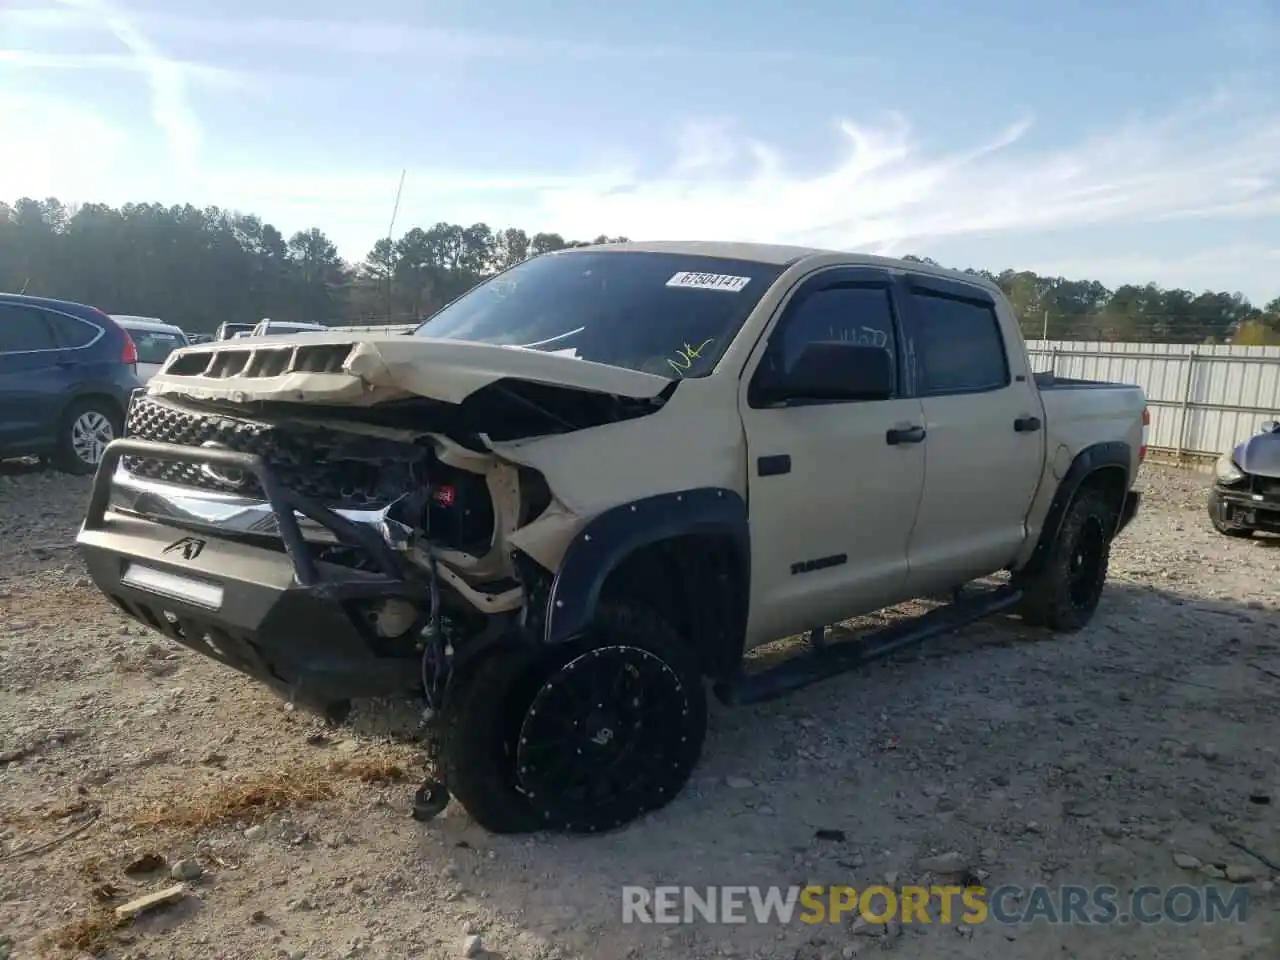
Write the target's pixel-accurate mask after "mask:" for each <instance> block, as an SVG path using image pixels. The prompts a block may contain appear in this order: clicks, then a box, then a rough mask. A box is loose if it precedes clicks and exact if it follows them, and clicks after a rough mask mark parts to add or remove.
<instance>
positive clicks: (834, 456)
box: [741, 267, 924, 645]
mask: <svg viewBox="0 0 1280 960" xmlns="http://www.w3.org/2000/svg"><path fill="white" fill-rule="evenodd" d="M891 286H892V281H891V279H890V277H889V275H888V274H886V273H884V272H883V271H879V270H873V269H864V268H850V267H839V268H835V269H831V270H827V271H823V272H821V273H819V274H817V275H815V276H813V277H810V278H808V279H806V280H804V281H802V283H801V285H800V286H799V287H798V288H797V290H796V291H795V292H794V294H793V295H792V296H791V298H790V299H789V300H788V301H787V303H786V305H785V306H784V307H783V309H782V312H781V316H780V317H779V318H778V320H777V322H776V324H775V326H774V327H773V329H772V330H771V331H769V332H767V333H766V337H765V338H763V339H762V342H761V344H759V345H758V346H757V348H756V351H755V352H754V354H753V355H752V359H751V360H750V361H749V363H748V367H747V370H746V371H745V376H744V378H743V383H744V388H743V394H742V399H741V410H742V419H743V426H744V428H745V431H746V438H747V454H748V461H747V467H748V490H749V507H750V518H751V520H750V522H751V544H752V549H751V555H752V558H751V596H752V603H751V613H750V621H749V624H748V629H747V634H748V636H747V642H748V644H749V645H755V644H758V643H762V642H766V641H768V640H773V639H777V638H779V637H782V636H787V635H789V634H792V633H796V632H798V631H802V630H808V629H812V628H814V627H819V626H824V625H826V624H829V623H835V622H837V621H839V620H842V619H847V618H848V617H850V616H854V615H856V614H859V613H864V612H868V611H871V610H875V609H878V608H880V607H882V606H885V605H887V604H890V603H893V602H896V601H898V600H901V599H904V598H905V597H906V596H908V594H904V593H903V591H904V589H905V581H906V578H907V545H908V542H909V539H910V536H911V528H912V525H913V523H914V520H915V515H916V508H917V506H918V505H919V501H920V496H921V492H922V489H923V486H924V448H923V445H922V444H920V443H918V442H913V441H914V440H915V437H914V436H913V435H912V434H911V433H910V431H911V430H912V429H913V428H917V429H918V428H919V427H920V425H921V424H922V422H923V419H922V418H923V412H922V409H921V405H920V401H919V400H916V399H912V398H910V397H908V396H903V395H902V394H903V393H904V392H905V391H904V383H905V379H904V377H903V368H902V353H901V349H900V346H899V344H900V342H901V330H900V329H899V324H898V322H897V317H896V316H895V312H894V305H893V300H892V296H891ZM826 340H853V341H856V342H859V343H863V344H868V345H874V346H880V347H883V348H884V349H885V350H886V351H888V352H889V353H890V354H891V356H892V357H893V359H894V361H895V368H896V370H897V389H896V391H895V396H894V398H893V399H889V400H877V401H842V402H804V403H797V402H794V401H793V402H792V404H791V405H779V406H763V405H760V404H759V401H757V400H755V399H754V391H753V390H752V389H751V384H752V382H753V381H755V380H756V378H757V377H758V376H759V374H760V371H766V372H767V371H771V370H775V369H778V368H781V369H783V370H785V369H787V367H788V366H789V365H790V364H791V363H792V362H794V360H795V358H796V357H797V356H798V355H799V353H800V351H801V350H802V349H803V348H804V346H805V345H806V344H808V343H810V342H814V341H826ZM893 430H899V431H901V433H900V434H898V435H896V436H895V437H890V431H893ZM898 439H901V440H902V441H904V442H896V441H897V440H898ZM891 441H893V442H891Z"/></svg>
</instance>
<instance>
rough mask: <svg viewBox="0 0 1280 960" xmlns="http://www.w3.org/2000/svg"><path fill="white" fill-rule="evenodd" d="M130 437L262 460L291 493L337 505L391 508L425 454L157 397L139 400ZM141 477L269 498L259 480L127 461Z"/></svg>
mask: <svg viewBox="0 0 1280 960" xmlns="http://www.w3.org/2000/svg"><path fill="white" fill-rule="evenodd" d="M125 436H126V437H133V438H136V439H139V440H156V441H159V442H162V443H173V444H178V445H180V446H186V447H200V446H217V447H221V448H223V449H226V450H234V451H237V452H240V453H251V454H256V455H258V456H260V457H262V458H263V459H264V460H265V461H266V463H267V465H268V466H269V467H271V469H272V471H273V472H274V473H275V475H276V476H277V477H278V478H279V480H280V482H281V483H282V484H283V485H284V486H285V487H286V488H288V489H290V490H293V491H296V492H297V493H300V494H303V495H304V496H308V497H312V498H314V499H316V500H319V501H321V502H322V503H324V504H326V505H328V506H330V507H339V508H347V509H358V508H361V507H381V506H385V505H387V504H388V503H390V502H391V501H392V500H394V499H395V498H396V497H398V496H399V495H401V494H402V493H403V492H404V491H405V490H407V489H410V485H411V484H412V482H413V479H414V478H415V477H416V476H417V475H418V473H419V471H420V469H421V467H422V465H423V464H424V462H425V457H426V455H427V454H426V451H425V450H424V449H423V448H421V447H417V446H414V445H413V444H407V443H398V442H395V441H389V440H382V439H378V438H373V437H362V436H355V435H346V434H337V433H335V432H334V431H332V430H325V429H323V428H306V427H298V426H296V425H291V426H289V427H287V428H282V427H281V426H279V425H275V424H270V423H265V422H262V421H257V420H250V419H247V418H243V417H231V416H227V415H226V414H221V413H214V412H209V411H204V410H192V409H190V408H187V407H184V406H180V405H178V404H176V403H171V402H166V401H162V400H158V399H156V398H154V397H148V396H142V397H138V398H137V399H136V400H135V401H134V403H133V405H132V407H131V408H130V410H129V418H128V421H127V423H126V424H125ZM123 463H124V468H125V469H126V470H127V471H128V472H129V473H131V474H133V475H134V476H137V477H144V478H147V479H151V480H159V481H163V482H165V483H172V484H177V485H179V486H186V487H196V488H199V489H204V490H217V491H219V492H222V493H234V494H239V495H242V496H247V497H255V498H259V499H263V498H265V494H264V493H263V491H262V488H261V486H260V485H259V483H258V481H257V479H256V478H255V477H253V476H251V475H244V476H240V475H238V473H237V472H236V471H232V470H228V469H226V468H222V467H219V468H213V469H211V468H209V467H207V466H205V465H202V464H200V463H198V462H182V461H170V460H154V459H149V458H146V457H132V456H131V457H124V458H123Z"/></svg>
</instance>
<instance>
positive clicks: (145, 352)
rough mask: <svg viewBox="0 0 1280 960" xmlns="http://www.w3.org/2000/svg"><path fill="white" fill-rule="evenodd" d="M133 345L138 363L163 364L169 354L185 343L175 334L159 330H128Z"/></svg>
mask: <svg viewBox="0 0 1280 960" xmlns="http://www.w3.org/2000/svg"><path fill="white" fill-rule="evenodd" d="M129 337H130V338H131V339H132V340H133V345H134V346H135V347H137V348H138V362H139V363H164V362H165V360H167V359H169V354H171V353H173V351H174V350H176V349H178V347H185V346H186V343H184V342H183V340H182V338H181V337H179V336H178V335H177V334H176V333H165V332H163V331H159V330H138V329H131V330H129Z"/></svg>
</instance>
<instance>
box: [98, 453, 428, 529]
mask: <svg viewBox="0 0 1280 960" xmlns="http://www.w3.org/2000/svg"><path fill="white" fill-rule="evenodd" d="M108 509H110V510H113V511H117V512H120V513H128V514H133V515H135V516H140V517H145V518H147V519H150V520H156V521H159V522H161V523H164V522H176V523H179V524H181V525H183V526H191V527H202V528H205V529H207V530H209V531H211V532H213V531H222V532H224V533H231V534H256V535H259V536H279V535H280V525H279V522H278V521H277V519H276V513H275V511H274V510H273V509H272V507H271V504H270V503H268V502H267V501H265V500H256V499H253V498H251V497H243V496H238V495H236V494H230V493H219V492H217V491H214V490H196V489H192V488H190V487H180V486H176V485H174V484H171V483H162V482H160V481H157V480H148V479H144V478H142V477H136V476H134V475H133V474H131V473H129V471H128V470H126V469H125V467H124V463H123V462H121V463H120V464H119V465H118V466H117V467H116V469H115V472H114V473H113V474H112V477H111V493H110V498H109V500H108ZM390 509H391V506H390V505H388V506H387V507H385V508H382V509H378V510H334V511H333V512H334V513H336V514H337V515H338V516H340V517H342V518H344V519H346V520H350V521H351V522H352V523H358V524H361V525H364V526H368V527H372V528H374V529H375V530H377V532H378V533H379V534H380V535H381V536H382V537H383V538H384V539H385V540H386V541H387V543H388V544H389V545H391V546H393V547H394V546H396V545H398V544H402V543H404V542H406V541H407V540H408V538H409V537H410V535H411V531H410V530H408V528H406V527H405V526H404V525H403V524H401V523H398V522H397V521H395V520H391V519H388V516H387V514H388V511H390ZM294 516H295V517H296V518H297V520H298V528H299V530H300V531H301V533H302V537H303V539H304V540H307V541H309V542H311V543H326V544H337V543H340V542H341V541H340V540H339V539H338V537H337V535H336V534H334V532H333V531H332V530H330V529H328V528H327V527H324V526H322V525H321V524H319V523H317V522H316V521H315V520H313V519H311V518H310V517H308V516H306V515H305V514H303V513H301V512H299V511H296V510H295V511H294Z"/></svg>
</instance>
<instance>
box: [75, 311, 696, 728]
mask: <svg viewBox="0 0 1280 960" xmlns="http://www.w3.org/2000/svg"><path fill="white" fill-rule="evenodd" d="M675 386H676V384H675V382H674V381H672V380H670V379H668V378H664V377H660V376H655V375H652V374H647V373H641V372H637V371H633V370H625V369H619V368H612V367H608V366H604V365H600V364H593V363H588V362H585V361H582V360H576V359H570V358H567V357H561V356H555V355H553V354H546V353H539V352H536V351H531V350H524V349H520V348H512V347H499V346H492V345H487V344H478V343H465V342H441V341H432V340H426V339H420V338H416V337H403V336H385V337H381V338H379V337H376V336H367V335H366V336H363V337H354V338H351V339H346V338H335V337H334V336H331V335H320V336H306V337H300V338H297V339H295V340H290V341H288V342H284V343H282V342H281V341H280V340H277V339H272V340H260V341H237V342H236V343H235V344H234V345H232V344H223V345H211V346H210V347H209V348H200V347H195V348H190V349H187V350H184V351H181V352H179V353H177V354H175V355H174V356H173V358H172V359H171V360H170V362H169V364H168V366H167V367H166V368H165V369H164V371H163V372H162V373H160V374H159V375H157V376H156V377H155V378H154V380H153V381H152V382H151V384H150V385H149V387H148V388H147V389H146V391H145V392H140V393H139V394H137V395H136V396H135V398H134V401H133V403H132V404H131V407H130V410H129V413H128V419H127V425H126V429H125V437H124V438H123V439H121V440H118V441H116V442H115V443H113V444H111V446H110V447H109V448H108V449H107V452H106V456H105V458H104V460H103V462H102V464H101V465H100V468H99V471H98V474H97V477H96V478H95V481H94V487H93V494H92V499H91V503H90V507H89V510H88V515H87V517H86V519H85V522H84V525H83V529H82V530H81V532H80V535H79V538H78V543H79V546H80V549H81V551H82V553H83V555H84V557H85V560H86V562H87V564H88V567H89V571H90V574H91V576H92V577H93V579H94V581H95V583H96V584H97V585H98V587H99V588H100V589H101V590H102V591H103V592H104V593H105V594H106V595H107V596H108V597H109V598H110V599H111V601H112V602H113V603H114V604H115V605H116V606H117V607H118V608H119V609H120V610H122V611H123V612H124V613H126V614H127V615H129V616H130V617H133V618H134V619H136V620H138V621H140V622H141V623H143V624H145V625H146V626H148V627H151V628H153V629H155V630H158V631H160V632H161V633H163V634H165V635H166V636H168V637H169V638H171V639H173V640H175V641H177V642H179V643H182V644H184V645H185V646H187V647H189V648H191V649H193V650H196V651H198V652H200V653H202V654H205V655H207V656H209V657H212V658H213V659H215V660H218V661H220V662H221V663H223V664H225V665H227V666H229V667H232V668H235V669H237V670H239V671H241V672H242V673H245V674H247V675H249V676H251V677H253V678H255V679H257V680H259V681H262V682H264V683H266V684H268V685H270V686H271V687H273V688H275V689H276V690H277V691H279V692H280V693H281V694H283V695H284V696H286V697H288V698H289V699H291V700H293V701H296V702H298V703H299V704H301V705H305V706H307V707H308V708H311V709H314V710H317V711H321V712H323V713H325V714H326V715H328V716H330V717H332V718H334V719H337V718H340V717H341V716H342V715H343V714H344V713H345V711H346V709H347V708H348V707H349V704H350V701H351V700H352V699H353V698H361V697H377V696H398V695H407V696H415V695H421V696H424V697H425V698H426V701H427V703H428V705H429V706H430V707H431V708H434V709H439V707H440V705H441V701H442V698H443V696H444V692H445V690H446V688H447V685H448V682H449V678H450V676H451V673H452V672H453V671H455V670H460V669H464V668H465V665H466V662H467V659H468V658H470V657H474V656H477V655H479V654H480V653H482V652H483V651H484V649H485V648H486V646H487V645H489V644H492V643H496V642H498V641H508V640H510V639H511V638H512V637H513V636H517V637H523V638H525V639H526V640H527V641H528V642H537V640H539V639H540V638H541V637H542V635H543V633H544V632H545V616H546V611H547V608H548V604H549V602H550V601H549V596H550V589H551V584H552V581H553V578H554V574H555V571H556V569H557V567H558V565H559V562H560V560H561V557H562V555H563V553H564V551H565V549H566V547H567V545H568V544H569V542H570V541H571V540H572V538H573V537H574V535H575V533H576V532H577V531H578V530H579V529H580V528H581V526H582V524H583V522H584V518H583V517H581V516H579V515H577V514H575V512H574V510H573V509H572V508H571V507H570V506H569V505H566V504H565V503H563V502H561V500H560V499H558V497H557V492H556V491H555V490H553V489H551V488H550V486H549V485H548V483H547V480H546V478H545V477H544V475H543V474H542V472H541V471H539V470H538V469H537V468H536V466H531V465H530V464H532V463H536V462H537V456H536V453H537V447H538V438H546V437H555V436H558V435H563V434H565V433H568V432H574V431H578V430H583V429H589V428H593V427H598V426H603V425H606V424H610V423H617V422H619V421H622V420H628V419H634V418H637V417H643V416H646V415H648V414H651V413H654V412H656V411H657V410H659V409H661V407H662V406H663V404H664V402H665V401H666V399H668V398H669V397H670V395H671V391H672V390H674V388H675ZM530 438H534V439H530Z"/></svg>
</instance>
